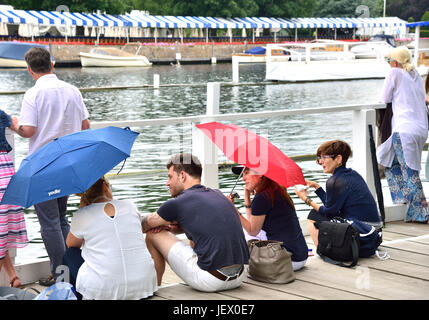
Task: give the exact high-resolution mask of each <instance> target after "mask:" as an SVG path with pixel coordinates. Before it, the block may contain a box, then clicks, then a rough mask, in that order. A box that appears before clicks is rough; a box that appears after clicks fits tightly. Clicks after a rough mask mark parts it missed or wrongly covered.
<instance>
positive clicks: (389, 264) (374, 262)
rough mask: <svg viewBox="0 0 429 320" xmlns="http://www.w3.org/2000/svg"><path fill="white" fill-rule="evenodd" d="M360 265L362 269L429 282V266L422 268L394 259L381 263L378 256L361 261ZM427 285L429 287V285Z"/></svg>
mask: <svg viewBox="0 0 429 320" xmlns="http://www.w3.org/2000/svg"><path fill="white" fill-rule="evenodd" d="M428 258H429V257H428ZM358 265H359V266H361V267H369V268H371V269H376V270H381V271H386V272H389V273H394V274H401V275H404V276H407V277H412V278H416V279H421V280H427V281H429V264H428V265H426V266H422V265H417V264H413V263H410V262H404V261H397V260H393V259H389V260H385V261H381V260H380V259H378V258H377V257H376V256H372V257H370V258H361V259H359V263H358ZM427 285H428V287H429V283H428V284H427Z"/></svg>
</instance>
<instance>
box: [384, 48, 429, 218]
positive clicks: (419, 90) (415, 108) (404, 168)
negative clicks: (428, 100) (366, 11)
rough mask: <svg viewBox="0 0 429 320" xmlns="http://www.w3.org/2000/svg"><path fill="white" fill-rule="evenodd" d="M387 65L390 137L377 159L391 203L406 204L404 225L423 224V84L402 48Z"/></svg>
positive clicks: (425, 212) (425, 119)
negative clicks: (390, 116) (421, 173)
mask: <svg viewBox="0 0 429 320" xmlns="http://www.w3.org/2000/svg"><path fill="white" fill-rule="evenodd" d="M387 62H388V63H389V64H390V66H391V70H390V73H389V74H388V75H387V77H386V79H385V81H384V86H383V93H382V102H383V103H390V102H391V103H392V112H393V117H392V134H391V136H390V137H389V138H388V139H387V140H386V141H385V142H384V143H383V144H381V145H380V146H379V147H378V148H377V160H378V163H380V164H381V165H382V166H384V167H385V168H386V170H385V174H386V179H387V182H388V185H389V189H390V194H391V196H392V200H393V202H394V203H407V204H408V205H409V206H408V210H407V214H406V217H405V221H407V222H421V223H427V221H428V218H429V212H428V204H427V202H426V197H425V195H424V192H423V187H422V183H421V181H420V177H419V171H420V169H421V165H420V163H421V156H422V151H423V146H424V144H425V142H426V139H427V136H428V117H427V111H426V105H425V89H424V85H423V81H422V78H421V76H420V75H419V73H418V72H417V71H416V69H415V67H414V66H413V65H412V64H411V53H410V51H409V50H408V48H406V47H404V46H402V47H398V48H395V49H393V50H392V51H391V53H390V54H389V56H388V57H387Z"/></svg>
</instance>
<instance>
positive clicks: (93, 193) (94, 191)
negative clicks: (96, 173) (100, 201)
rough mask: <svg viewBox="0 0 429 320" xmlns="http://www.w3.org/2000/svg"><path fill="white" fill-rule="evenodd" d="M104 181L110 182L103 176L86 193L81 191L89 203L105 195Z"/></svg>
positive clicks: (81, 194)
mask: <svg viewBox="0 0 429 320" xmlns="http://www.w3.org/2000/svg"><path fill="white" fill-rule="evenodd" d="M103 183H107V184H109V181H108V180H107V179H106V178H105V177H104V176H103V177H101V178H100V179H98V180H97V181H96V182H95V183H94V184H93V185H92V186H91V187H90V188H89V189H88V190H86V191H85V192H84V193H79V194H78V195H80V196H81V197H83V198H84V199H85V200H86V202H87V203H88V204H90V203H93V202H94V201H95V200H96V199H97V198H99V197H101V196H102V195H103Z"/></svg>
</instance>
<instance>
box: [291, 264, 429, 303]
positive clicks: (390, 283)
mask: <svg viewBox="0 0 429 320" xmlns="http://www.w3.org/2000/svg"><path fill="white" fill-rule="evenodd" d="M385 262H386V263H388V262H389V261H385ZM296 277H297V279H299V280H303V281H307V282H312V283H315V284H319V285H322V286H327V287H330V288H336V289H340V290H343V291H348V292H352V293H356V294H360V295H362V296H367V297H372V298H376V299H428V298H429V283H428V281H424V280H420V279H415V278H410V277H406V276H402V275H398V274H391V273H388V272H385V271H379V270H375V269H371V268H368V267H364V266H357V267H355V268H343V267H339V266H335V265H333V264H330V263H326V262H324V261H323V260H322V259H320V257H318V256H316V257H313V258H311V259H309V261H308V262H307V265H306V267H305V268H304V269H302V270H300V272H297V273H296Z"/></svg>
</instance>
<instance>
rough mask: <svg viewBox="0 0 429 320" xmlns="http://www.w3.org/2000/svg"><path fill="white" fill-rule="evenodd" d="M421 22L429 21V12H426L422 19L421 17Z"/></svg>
mask: <svg viewBox="0 0 429 320" xmlns="http://www.w3.org/2000/svg"><path fill="white" fill-rule="evenodd" d="M420 20H421V21H429V11H426V12H425V13H424V14H423V15H422V17H421V19H420Z"/></svg>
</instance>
